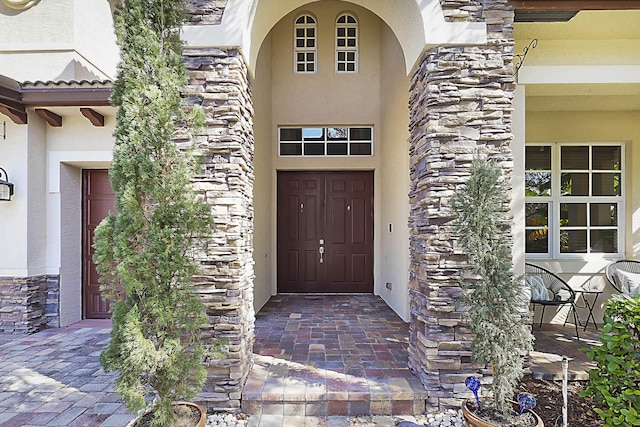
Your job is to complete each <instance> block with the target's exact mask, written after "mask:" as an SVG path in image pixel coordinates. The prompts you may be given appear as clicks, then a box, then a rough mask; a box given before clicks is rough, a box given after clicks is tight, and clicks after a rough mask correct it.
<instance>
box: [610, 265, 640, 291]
mask: <svg viewBox="0 0 640 427" xmlns="http://www.w3.org/2000/svg"><path fill="white" fill-rule="evenodd" d="M620 272H623V273H631V274H638V275H640V261H634V260H631V259H623V260H620V261H615V262H612V263H611V264H609V265H608V266H607V268H606V269H605V273H606V275H607V280H608V281H609V283H611V286H613V287H614V288H615V289H616V291H618V292H619V293H621V294H629V293H630V292H629V291H630V290H629V289H628V288H627V289H625V284H623V280H622V278H621V277H620V276H621V275H620V274H619V273H620Z"/></svg>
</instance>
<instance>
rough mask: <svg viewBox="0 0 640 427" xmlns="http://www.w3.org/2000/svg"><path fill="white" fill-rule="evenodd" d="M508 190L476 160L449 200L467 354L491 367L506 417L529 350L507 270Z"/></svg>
mask: <svg viewBox="0 0 640 427" xmlns="http://www.w3.org/2000/svg"><path fill="white" fill-rule="evenodd" d="M507 195H508V187H507V185H506V184H505V181H504V180H503V179H502V177H501V170H500V168H499V167H498V166H497V165H495V163H493V162H492V161H491V160H488V159H487V158H486V157H481V156H477V157H476V158H474V160H473V163H472V165H471V174H470V177H469V180H468V181H467V183H466V184H465V185H464V186H463V187H462V188H460V189H459V190H458V191H457V192H456V193H455V195H454V197H453V198H452V201H451V206H452V209H453V212H454V213H455V214H456V219H455V222H454V226H455V232H456V235H457V238H458V243H459V245H460V246H461V248H462V249H463V251H464V254H465V255H467V257H468V262H469V268H470V270H471V273H472V274H471V275H470V278H469V279H468V280H466V281H465V282H464V284H463V288H464V290H465V292H464V294H463V298H462V301H463V303H464V304H465V305H467V306H468V307H469V311H468V320H469V328H470V329H471V331H472V332H473V333H474V334H475V336H474V339H473V342H472V347H471V351H472V355H473V357H474V359H476V360H478V361H479V362H482V363H485V364H488V365H490V366H491V368H492V373H493V382H492V386H491V389H492V392H493V398H494V400H495V403H496V406H497V408H498V409H499V410H500V412H502V413H503V414H509V413H510V412H511V411H512V407H511V405H510V404H509V402H508V399H511V398H513V393H514V387H515V386H516V385H517V384H518V381H519V380H520V379H521V378H522V375H523V373H524V371H523V366H522V354H523V353H524V352H529V351H531V350H532V342H533V337H532V335H531V330H530V328H529V326H528V324H527V323H528V315H527V311H526V307H527V306H528V298H527V294H526V293H525V292H524V283H523V280H522V278H520V277H516V276H514V274H513V270H512V258H511V246H510V245H509V243H510V239H509V238H508V229H509V222H508V220H507V216H506V213H507V210H508V208H509V206H508V199H507Z"/></svg>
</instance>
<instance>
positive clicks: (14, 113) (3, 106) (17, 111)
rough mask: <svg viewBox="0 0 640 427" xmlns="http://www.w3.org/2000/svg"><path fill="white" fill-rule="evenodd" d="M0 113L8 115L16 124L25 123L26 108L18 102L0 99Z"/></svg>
mask: <svg viewBox="0 0 640 427" xmlns="http://www.w3.org/2000/svg"><path fill="white" fill-rule="evenodd" d="M0 113H2V114H4V115H5V116H7V117H9V118H10V119H11V121H12V122H13V123H15V124H17V125H26V124H27V110H25V108H24V106H22V105H20V104H18V103H14V102H11V101H7V100H0Z"/></svg>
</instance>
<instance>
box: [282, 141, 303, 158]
mask: <svg viewBox="0 0 640 427" xmlns="http://www.w3.org/2000/svg"><path fill="white" fill-rule="evenodd" d="M280 155H281V156H301V155H302V144H301V143H297V144H292V143H283V144H280Z"/></svg>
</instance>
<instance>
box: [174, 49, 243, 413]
mask: <svg viewBox="0 0 640 427" xmlns="http://www.w3.org/2000/svg"><path fill="white" fill-rule="evenodd" d="M184 60H185V63H186V66H187V72H188V77H189V83H188V86H187V87H186V89H185V96H186V98H187V99H188V101H189V103H190V104H191V105H199V106H201V107H202V109H203V111H204V113H205V116H206V129H205V131H204V132H203V134H202V135H196V136H195V137H194V138H193V139H192V140H191V143H192V144H195V147H194V148H195V149H196V152H197V154H198V156H199V157H200V160H201V163H200V165H201V171H200V174H199V175H198V176H196V184H195V185H196V188H197V189H198V191H199V193H200V194H202V197H204V198H205V199H206V201H207V203H208V204H209V205H211V210H212V212H213V216H214V223H215V224H214V230H213V235H212V236H211V239H210V240H209V242H208V245H207V247H206V249H205V250H204V251H203V253H202V255H201V258H202V259H201V263H202V270H203V271H202V276H201V277H199V278H198V283H197V286H198V288H199V292H200V295H201V296H202V299H203V301H204V303H205V306H206V312H207V315H208V316H209V329H208V330H207V331H206V337H205V338H206V339H207V340H209V341H210V342H213V340H220V339H221V340H223V342H225V343H226V344H227V350H228V354H227V358H225V359H223V360H209V361H208V363H207V370H208V378H207V382H206V384H205V387H204V392H203V393H201V394H200V397H201V398H202V399H203V400H204V402H202V403H204V404H205V405H206V406H207V407H208V408H209V409H215V410H234V411H239V410H240V397H241V392H242V387H243V386H244V383H245V381H246V378H247V376H248V375H249V371H250V369H251V365H252V360H253V340H254V311H253V279H254V272H253V242H252V241H253V204H252V203H253V182H254V174H253V147H254V142H253V123H252V117H253V106H252V103H251V94H250V89H249V87H250V86H249V80H248V71H247V68H246V67H245V64H244V61H243V59H242V56H241V54H240V53H239V51H237V50H220V49H214V48H211V49H187V50H185V51H184Z"/></svg>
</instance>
